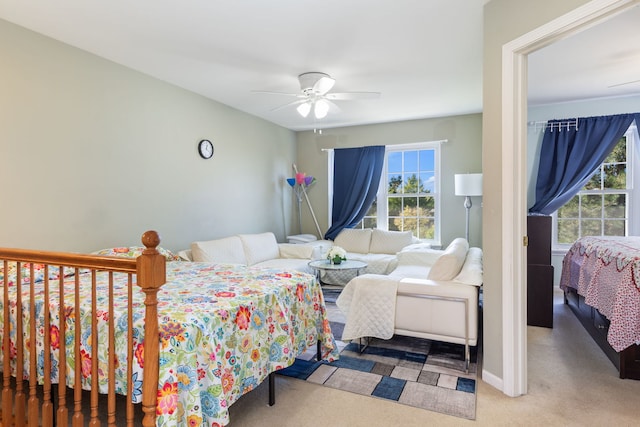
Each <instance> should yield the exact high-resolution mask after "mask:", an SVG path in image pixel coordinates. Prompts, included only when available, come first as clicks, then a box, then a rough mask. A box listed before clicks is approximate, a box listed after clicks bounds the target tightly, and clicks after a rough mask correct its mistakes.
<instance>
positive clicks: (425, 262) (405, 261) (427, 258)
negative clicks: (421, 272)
mask: <svg viewBox="0 0 640 427" xmlns="http://www.w3.org/2000/svg"><path fill="white" fill-rule="evenodd" d="M443 253H444V251H442V250H440V249H420V250H415V251H400V252H399V253H398V265H422V266H426V267H431V266H432V265H433V264H434V263H435V262H436V260H437V259H438V258H440V257H441V256H442V254H443Z"/></svg>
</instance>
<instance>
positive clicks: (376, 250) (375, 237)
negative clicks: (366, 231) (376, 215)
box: [369, 228, 413, 254]
mask: <svg viewBox="0 0 640 427" xmlns="http://www.w3.org/2000/svg"><path fill="white" fill-rule="evenodd" d="M412 240H413V233H412V232H411V231H385V230H378V229H377V228H375V229H374V230H373V232H372V233H371V245H370V247H369V252H370V253H372V254H395V253H396V252H400V251H401V250H402V248H404V247H405V246H407V245H410V244H411V241H412Z"/></svg>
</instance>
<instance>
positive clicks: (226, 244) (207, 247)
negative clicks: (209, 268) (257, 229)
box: [191, 236, 247, 264]
mask: <svg viewBox="0 0 640 427" xmlns="http://www.w3.org/2000/svg"><path fill="white" fill-rule="evenodd" d="M191 256H192V258H193V260H194V261H196V262H217V263H231V264H246V263H247V259H246V257H245V255H244V248H243V247H242V241H241V240H240V238H239V237H237V236H231V237H225V238H223V239H216V240H207V241H202V242H193V243H191Z"/></svg>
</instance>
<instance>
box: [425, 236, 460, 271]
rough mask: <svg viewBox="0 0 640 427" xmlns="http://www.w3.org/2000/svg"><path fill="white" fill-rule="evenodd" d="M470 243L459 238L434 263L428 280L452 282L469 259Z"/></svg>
mask: <svg viewBox="0 0 640 427" xmlns="http://www.w3.org/2000/svg"><path fill="white" fill-rule="evenodd" d="M468 250H469V243H468V242H467V240H466V239H463V238H462V237H458V238H457V239H454V240H453V242H451V243H450V244H449V246H447V249H445V251H444V253H443V254H442V255H441V256H440V257H439V258H438V259H437V260H436V262H434V263H433V266H432V267H431V270H429V275H428V276H427V278H428V279H431V280H451V279H453V278H454V277H456V276H457V275H458V273H460V270H461V269H462V265H463V264H464V260H465V258H466V257H467V251H468Z"/></svg>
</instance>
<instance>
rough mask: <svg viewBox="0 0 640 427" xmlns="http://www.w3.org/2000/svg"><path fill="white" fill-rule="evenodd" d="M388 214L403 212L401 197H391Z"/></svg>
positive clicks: (394, 214) (395, 214)
mask: <svg viewBox="0 0 640 427" xmlns="http://www.w3.org/2000/svg"><path fill="white" fill-rule="evenodd" d="M387 211H388V212H387V215H388V216H390V217H391V216H399V215H400V212H402V198H401V197H389V199H388V203H387Z"/></svg>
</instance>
